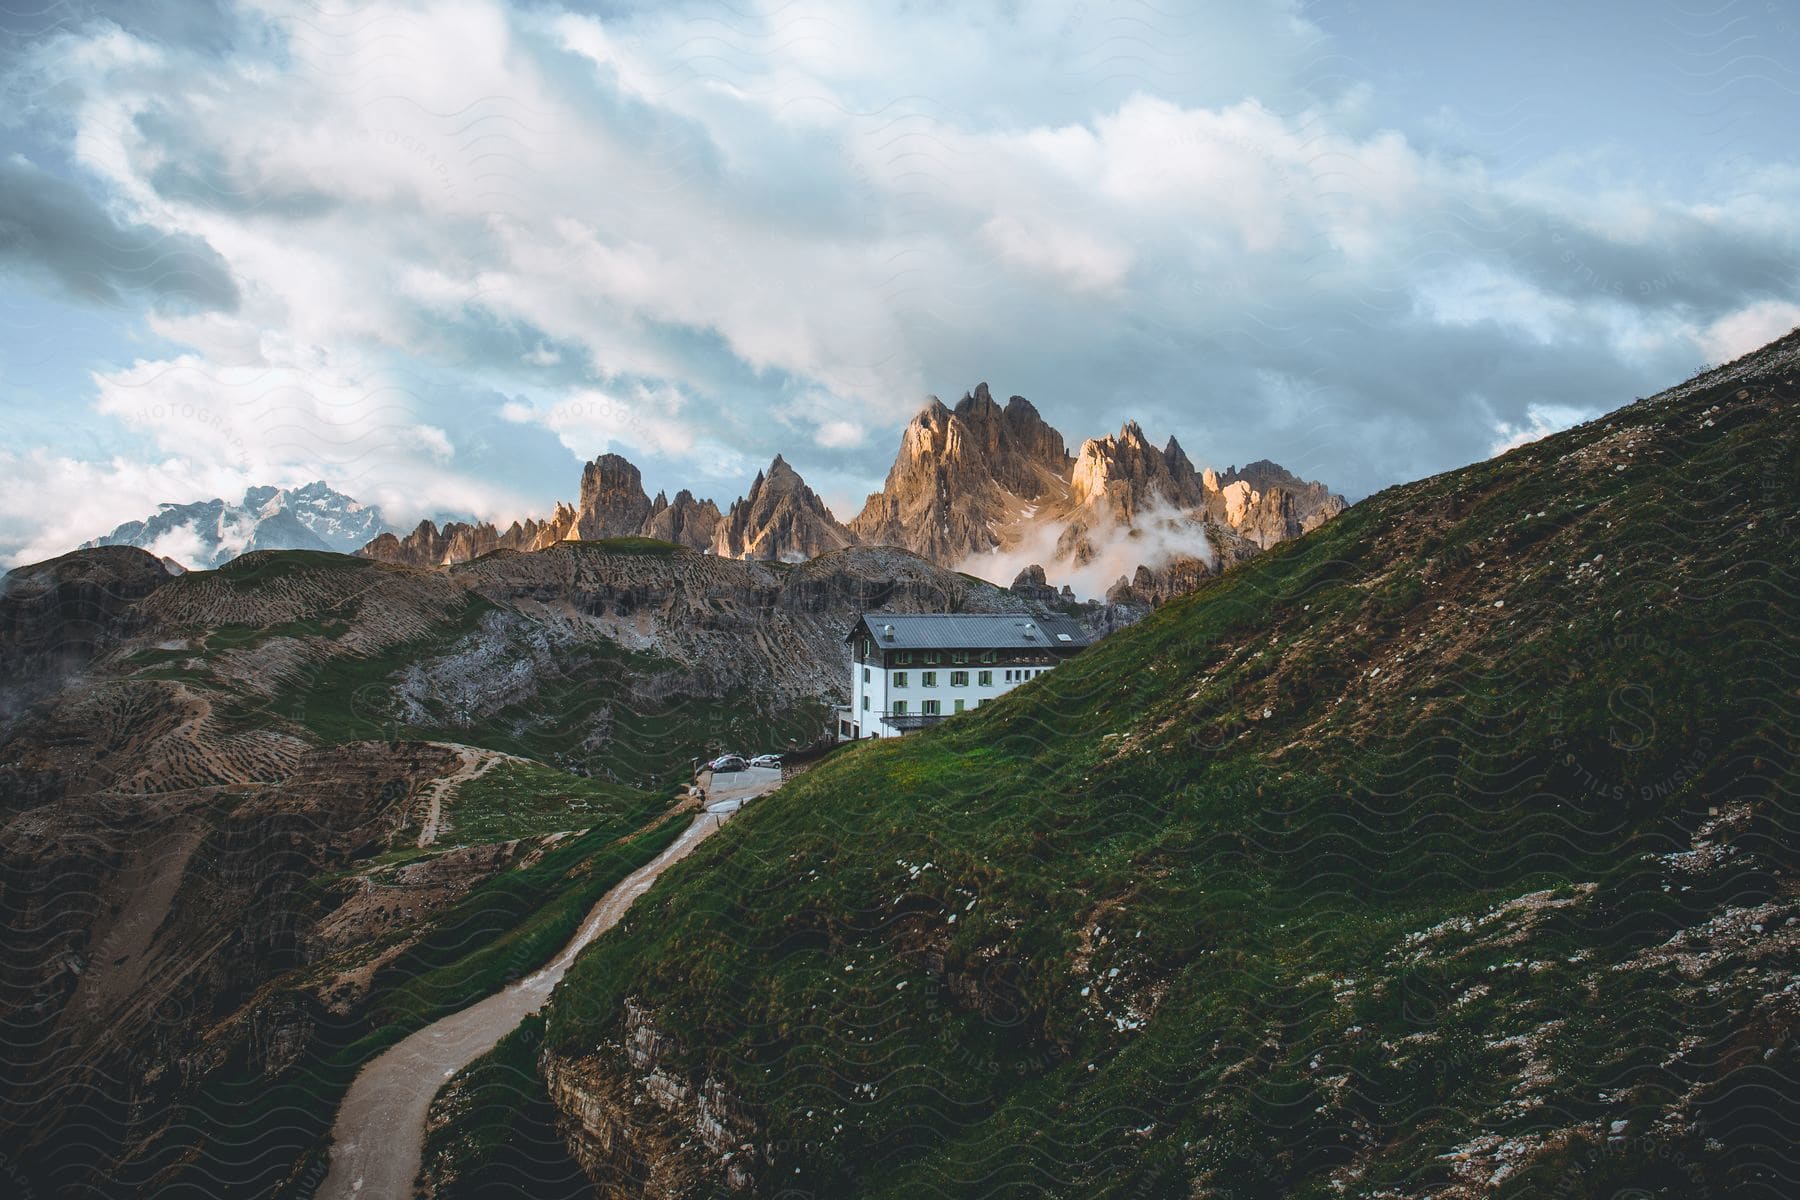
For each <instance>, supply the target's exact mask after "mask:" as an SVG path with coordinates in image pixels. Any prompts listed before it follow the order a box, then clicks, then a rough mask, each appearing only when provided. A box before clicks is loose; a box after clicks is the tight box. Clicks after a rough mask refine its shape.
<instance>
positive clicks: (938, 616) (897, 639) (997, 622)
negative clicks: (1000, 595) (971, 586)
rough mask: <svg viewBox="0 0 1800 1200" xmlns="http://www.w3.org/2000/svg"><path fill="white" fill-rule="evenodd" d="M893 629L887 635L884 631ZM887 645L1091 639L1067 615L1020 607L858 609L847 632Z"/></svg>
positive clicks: (999, 646) (1004, 646)
mask: <svg viewBox="0 0 1800 1200" xmlns="http://www.w3.org/2000/svg"><path fill="white" fill-rule="evenodd" d="M890 628H891V629H892V630H893V636H892V637H889V636H888V635H887V631H888V630H889V629H890ZM859 633H860V634H867V635H868V636H869V637H870V638H871V639H872V640H873V641H874V642H875V644H876V645H877V646H885V647H887V648H889V649H893V650H1023V649H1031V648H1038V649H1042V648H1044V647H1046V646H1047V647H1049V648H1051V649H1063V650H1068V649H1075V648H1079V647H1081V646H1085V645H1087V644H1088V643H1089V641H1091V640H1092V639H1090V638H1089V637H1088V635H1087V634H1086V633H1084V632H1082V628H1081V626H1080V625H1079V624H1077V623H1076V622H1075V621H1073V620H1070V619H1069V618H1068V617H1034V616H1031V615H1029V614H1026V613H888V612H872V613H864V614H863V615H862V619H861V620H860V621H858V622H857V624H856V625H854V626H852V627H851V630H850V633H849V636H850V637H855V636H856V635H857V634H859Z"/></svg>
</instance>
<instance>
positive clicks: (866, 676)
mask: <svg viewBox="0 0 1800 1200" xmlns="http://www.w3.org/2000/svg"><path fill="white" fill-rule="evenodd" d="M863 682H864V683H867V682H869V668H867V667H864V668H863Z"/></svg>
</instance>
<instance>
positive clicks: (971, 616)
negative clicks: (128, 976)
mask: <svg viewBox="0 0 1800 1200" xmlns="http://www.w3.org/2000/svg"><path fill="white" fill-rule="evenodd" d="M844 640H845V641H847V642H848V643H849V644H850V707H849V708H848V709H840V710H838V739H839V740H840V741H848V740H850V739H853V738H866V737H898V736H899V735H901V734H903V733H908V732H910V731H912V730H914V729H920V728H923V727H924V726H926V725H930V724H934V723H935V722H937V721H941V720H943V719H944V718H945V717H949V716H954V715H956V714H957V713H959V712H965V711H967V710H968V709H972V708H979V707H981V705H982V704H983V703H984V702H985V701H988V700H992V699H993V698H994V697H995V696H999V695H1003V694H1004V693H1006V692H1009V691H1011V690H1012V689H1013V688H1016V687H1018V686H1019V685H1020V684H1021V683H1027V682H1029V681H1031V680H1033V679H1035V678H1037V677H1038V676H1040V675H1042V674H1043V673H1044V672H1046V671H1048V670H1050V669H1051V668H1053V667H1055V666H1056V664H1057V663H1059V662H1062V661H1063V660H1064V659H1066V658H1068V657H1070V656H1071V655H1074V654H1076V653H1078V652H1079V651H1081V650H1083V649H1084V648H1086V646H1087V645H1088V641H1089V638H1088V636H1087V635H1086V634H1085V633H1083V632H1082V629H1081V626H1080V625H1078V624H1077V623H1076V622H1074V621H1072V620H1070V619H1068V618H1066V617H1033V616H1027V615H1022V614H1019V613H883V612H873V613H864V614H863V615H862V617H861V618H859V619H858V620H857V622H856V624H855V625H853V626H851V629H850V632H849V634H848V635H847V636H846V637H845V639H844Z"/></svg>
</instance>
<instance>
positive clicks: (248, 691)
mask: <svg viewBox="0 0 1800 1200" xmlns="http://www.w3.org/2000/svg"><path fill="white" fill-rule="evenodd" d="M1025 603H1026V602H1025V601H1024V600H1021V599H1019V598H1018V597H1014V596H1011V595H1010V594H1008V593H1005V592H1002V591H1001V590H999V589H997V588H994V587H992V586H990V585H986V584H982V583H980V582H978V581H974V580H970V579H967V578H965V577H962V576H958V575H955V574H953V573H951V572H947V571H942V570H939V569H937V568H935V567H931V566H929V565H928V564H925V563H923V562H921V561H920V560H918V559H916V558H913V557H912V556H910V555H907V554H905V553H903V552H896V551H885V550H872V551H871V550H855V551H849V552H846V553H845V554H843V555H839V556H832V557H831V558H829V559H821V560H819V561H817V562H815V563H810V564H807V565H805V566H800V567H788V566H783V565H779V564H764V563H748V562H743V563H740V562H730V561H721V560H717V559H713V558H710V557H707V556H703V555H699V554H696V553H693V552H691V551H688V550H685V549H681V548H679V547H675V546H672V545H668V544H666V543H657V542H649V541H644V540H636V539H634V540H631V541H628V542H621V543H600V544H591V543H565V544H562V545H558V546H556V547H553V548H551V549H548V550H545V551H542V552H540V553H536V554H530V555H521V554H509V553H502V554H496V555H492V556H489V557H487V558H484V559H481V560H478V561H476V562H472V563H468V564H464V565H462V566H459V567H458V568H457V569H456V570H454V571H452V572H444V571H421V570H414V569H411V568H406V567H398V566H393V565H390V564H386V563H379V562H373V561H369V560H367V559H359V558H351V557H346V556H341V555H334V554H324V553H311V552H299V551H284V552H265V553H258V554H252V555H247V556H245V557H243V558H240V559H238V560H236V561H235V562H233V563H231V564H230V565H228V566H227V567H225V568H222V569H220V570H217V571H209V572H193V573H189V574H185V575H180V576H175V575H171V574H170V573H168V572H167V571H165V570H164V568H163V566H162V565H161V564H160V563H158V562H157V560H156V559H154V558H153V557H151V556H150V555H148V554H146V553H144V552H143V551H140V550H135V549H127V548H123V547H107V548H101V549H95V550H91V551H83V552H78V553H77V554H74V555H70V556H66V557H65V558H63V559H58V560H55V561H53V562H50V563H45V564H40V565H38V566H35V567H31V568H26V569H23V570H21V571H18V572H14V573H13V574H12V575H10V576H8V581H7V585H6V590H5V593H4V594H3V595H0V650H3V652H4V660H3V661H0V689H3V691H0V700H3V701H4V704H3V705H0V861H3V863H4V871H3V872H0V914H3V915H4V927H5V933H4V935H3V939H4V940H3V943H0V950H3V951H4V953H3V955H0V961H3V962H4V966H3V967H0V1029H3V1030H4V1033H5V1037H6V1046H7V1050H6V1052H5V1054H4V1055H3V1056H0V1072H3V1074H4V1078H5V1082H6V1087H5V1088H4V1095H5V1097H6V1099H5V1101H4V1103H3V1106H0V1128H4V1129H5V1131H6V1134H5V1136H6V1140H7V1145H8V1146H9V1153H13V1152H14V1151H16V1153H13V1160H14V1161H15V1162H17V1163H18V1164H19V1165H20V1170H21V1171H23V1172H24V1175H23V1178H25V1179H27V1180H28V1181H30V1182H32V1183H33V1185H34V1186H35V1187H36V1189H37V1190H38V1191H39V1193H40V1194H92V1193H94V1192H100V1193H112V1194H121V1195H130V1194H140V1193H143V1192H147V1191H158V1192H161V1193H164V1194H177V1195H179V1194H217V1193H218V1191H219V1190H220V1189H221V1188H223V1189H224V1190H226V1191H229V1192H231V1193H232V1194H245V1195H251V1194H268V1193H271V1192H275V1191H285V1192H291V1193H294V1194H305V1193H306V1192H307V1190H308V1189H309V1188H310V1186H311V1185H312V1184H313V1183H316V1181H317V1175H316V1169H317V1167H318V1166H319V1164H320V1162H321V1159H320V1155H321V1154H322V1151H323V1146H324V1142H323V1139H324V1136H325V1133H326V1131H327V1130H328V1128H329V1122H330V1119H331V1114H332V1110H333V1108H334V1106H335V1104H336V1100H337V1097H338V1096H339V1095H340V1094H341V1092H342V1090H343V1088H344V1087H345V1086H346V1085H347V1084H348V1082H349V1079H350V1077H351V1076H352V1075H353V1074H354V1073H355V1070H356V1068H357V1066H358V1065H359V1064H361V1063H362V1062H364V1061H367V1060H368V1058H369V1057H371V1056H372V1055H373V1054H374V1053H375V1052H377V1051H379V1050H380V1049H381V1048H383V1047H384V1046H386V1045H389V1044H391V1043H392V1042H393V1041H395V1040H397V1039H398V1038H399V1037H401V1036H403V1035H404V1034H405V1033H407V1032H410V1031H411V1030H412V1029H416V1028H418V1027H419V1026H420V1025H422V1024H424V1023H426V1022H427V1021H429V1020H430V1019H432V1018H434V1017H435V1016H437V1015H441V1014H442V1013H444V1012H446V1011H450V1010H451V1009H454V1008H456V1007H459V1006H461V1005H463V1004H467V1003H470V1002H472V1001H473V1000H475V999H478V998H479V997H481V996H482V995H485V994H486V993H487V992H489V991H492V990H494V989H495V988H497V987H499V986H501V985H502V984H503V983H504V982H505V981H506V980H507V979H509V978H512V977H515V976H516V975H517V974H518V973H520V972H521V971H524V970H527V969H529V968H531V967H534V966H536V965H537V964H538V963H539V962H541V961H542V960H543V959H544V958H546V957H547V956H548V955H549V954H550V953H551V952H552V951H553V950H554V949H555V948H556V947H557V946H559V945H561V944H562V942H563V940H565V939H566V938H567V937H568V936H569V934H570V933H571V932H572V930H573V927H574V925H575V923H576V922H578V921H579V919H580V917H581V915H582V914H583V913H584V912H585V911H586V909H587V907H588V906H589V905H591V904H592V903H593V902H594V901H595V900H596V899H597V898H598V896H599V895H600V894H601V893H602V892H604V891H605V889H606V887H608V886H610V884H611V883H612V882H615V881H616V880H617V879H619V878H621V877H622V876H623V875H624V874H626V873H627V872H628V871H629V870H630V869H632V867H634V866H635V865H637V864H638V863H640V862H642V861H645V860H647V858H648V857H650V856H651V855H653V854H655V853H656V852H657V850H659V849H660V848H661V847H662V846H663V845H666V844H667V842H668V840H669V839H670V838H671V837H673V836H674V833H675V832H676V830H677V828H678V827H679V826H680V825H682V824H684V823H685V820H686V818H681V819H679V820H675V819H671V820H664V819H663V818H664V814H665V813H666V812H667V810H668V809H669V808H670V807H671V805H672V803H673V802H674V796H673V791H672V788H671V787H670V786H669V785H670V784H672V783H673V782H675V781H678V780H685V779H686V778H687V775H688V772H689V769H690V767H691V764H692V763H693V761H694V759H695V758H696V757H697V756H700V755H703V754H705V753H707V752H708V751H709V750H712V749H715V748H717V747H719V746H720V745H722V744H725V745H730V746H732V747H733V748H739V749H749V750H763V749H779V748H782V747H783V745H785V744H786V743H787V742H788V741H789V740H790V739H792V740H795V741H800V742H805V741H808V740H810V739H812V738H813V737H815V736H817V735H818V734H819V733H820V732H821V731H822V730H823V728H824V713H825V706H826V704H827V702H828V701H829V700H830V699H832V698H833V697H832V689H834V688H841V687H842V686H843V678H844V666H843V655H844V651H843V647H842V645H841V639H842V636H843V631H844V630H845V629H847V628H848V626H849V624H850V622H851V620H852V618H853V616H854V614H855V613H856V612H857V611H859V610H860V608H861V607H863V606H865V605H874V604H882V605H886V606H889V607H894V608H899V609H907V608H926V609H940V608H982V607H984V606H1001V607H1007V606H1021V605H1024V604H1025Z"/></svg>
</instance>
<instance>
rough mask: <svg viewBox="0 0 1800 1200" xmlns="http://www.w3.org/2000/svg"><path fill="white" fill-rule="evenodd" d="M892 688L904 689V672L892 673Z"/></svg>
mask: <svg viewBox="0 0 1800 1200" xmlns="http://www.w3.org/2000/svg"><path fill="white" fill-rule="evenodd" d="M894 686H895V687H905V686H906V672H905V671H895V672H894Z"/></svg>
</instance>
